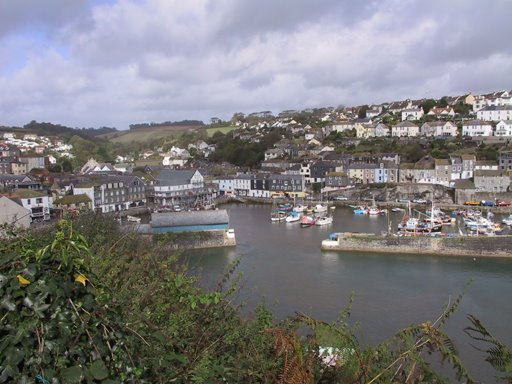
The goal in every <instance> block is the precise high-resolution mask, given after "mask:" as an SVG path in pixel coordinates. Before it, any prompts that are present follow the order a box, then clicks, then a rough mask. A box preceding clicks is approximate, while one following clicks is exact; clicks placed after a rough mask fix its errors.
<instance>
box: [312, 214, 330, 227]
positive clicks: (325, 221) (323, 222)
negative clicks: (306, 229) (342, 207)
mask: <svg viewBox="0 0 512 384" xmlns="http://www.w3.org/2000/svg"><path fill="white" fill-rule="evenodd" d="M332 221H333V219H332V217H331V216H324V217H320V218H318V220H317V221H316V223H315V225H331V224H332Z"/></svg>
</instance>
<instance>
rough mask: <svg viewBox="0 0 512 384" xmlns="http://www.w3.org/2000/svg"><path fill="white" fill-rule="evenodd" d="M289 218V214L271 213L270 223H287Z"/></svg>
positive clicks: (281, 212)
mask: <svg viewBox="0 0 512 384" xmlns="http://www.w3.org/2000/svg"><path fill="white" fill-rule="evenodd" d="M287 216H288V213H286V212H283V211H277V210H275V211H272V212H271V213H270V221H272V222H273V223H276V222H280V221H285V220H286V217H287Z"/></svg>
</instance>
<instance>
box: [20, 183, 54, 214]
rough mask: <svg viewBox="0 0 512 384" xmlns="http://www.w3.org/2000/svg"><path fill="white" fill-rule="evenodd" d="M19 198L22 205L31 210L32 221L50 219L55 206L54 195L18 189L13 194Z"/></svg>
mask: <svg viewBox="0 0 512 384" xmlns="http://www.w3.org/2000/svg"><path fill="white" fill-rule="evenodd" d="M12 197H13V198H18V199H19V200H20V201H21V205H22V206H23V207H24V208H26V209H28V210H29V211H30V221H31V222H34V221H40V220H45V221H47V220H50V209H51V208H53V205H52V201H53V199H52V197H51V196H48V195H47V194H44V193H42V192H40V191H35V190H28V189H18V190H17V191H16V192H14V194H13V195H12Z"/></svg>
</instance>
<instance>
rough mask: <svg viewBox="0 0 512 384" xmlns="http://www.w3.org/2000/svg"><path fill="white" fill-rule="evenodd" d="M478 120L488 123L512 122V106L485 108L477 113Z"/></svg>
mask: <svg viewBox="0 0 512 384" xmlns="http://www.w3.org/2000/svg"><path fill="white" fill-rule="evenodd" d="M476 118H477V119H479V120H486V121H500V120H512V105H502V106H488V107H484V108H482V109H480V110H479V111H477V112H476Z"/></svg>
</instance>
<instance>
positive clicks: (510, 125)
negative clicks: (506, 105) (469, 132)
mask: <svg viewBox="0 0 512 384" xmlns="http://www.w3.org/2000/svg"><path fill="white" fill-rule="evenodd" d="M494 136H501V137H512V120H500V121H499V122H498V124H496V130H495V131H494Z"/></svg>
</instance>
